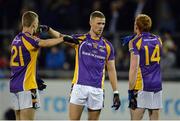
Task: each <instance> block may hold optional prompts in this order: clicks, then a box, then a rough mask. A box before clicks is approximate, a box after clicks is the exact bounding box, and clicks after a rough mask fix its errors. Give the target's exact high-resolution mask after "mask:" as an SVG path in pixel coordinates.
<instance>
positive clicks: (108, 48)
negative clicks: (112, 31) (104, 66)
mask: <svg viewBox="0 0 180 121" xmlns="http://www.w3.org/2000/svg"><path fill="white" fill-rule="evenodd" d="M103 41H104V42H105V44H106V50H107V56H106V61H108V58H109V56H110V54H111V47H110V45H109V44H108V43H107V42H106V40H104V39H103Z"/></svg>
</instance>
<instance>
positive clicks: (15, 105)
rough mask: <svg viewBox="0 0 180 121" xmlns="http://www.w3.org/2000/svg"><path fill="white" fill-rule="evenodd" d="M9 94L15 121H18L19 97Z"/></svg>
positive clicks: (15, 94)
mask: <svg viewBox="0 0 180 121" xmlns="http://www.w3.org/2000/svg"><path fill="white" fill-rule="evenodd" d="M10 94H11V103H12V106H13V109H14V111H15V116H16V120H20V109H19V95H18V93H10Z"/></svg>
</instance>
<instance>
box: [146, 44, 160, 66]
mask: <svg viewBox="0 0 180 121" xmlns="http://www.w3.org/2000/svg"><path fill="white" fill-rule="evenodd" d="M144 49H145V60H146V65H149V62H157V63H158V64H159V62H160V50H159V45H158V44H157V45H156V46H155V48H154V50H153V53H152V55H149V48H148V46H147V45H145V46H144ZM149 58H150V59H149Z"/></svg>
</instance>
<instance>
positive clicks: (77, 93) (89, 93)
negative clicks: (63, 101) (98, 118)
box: [70, 84, 104, 110]
mask: <svg viewBox="0 0 180 121" xmlns="http://www.w3.org/2000/svg"><path fill="white" fill-rule="evenodd" d="M70 103H72V104H76V105H83V106H87V108H89V109H91V110H99V109H102V108H103V106H104V92H103V89H101V88H95V87H91V86H85V85H79V84H74V86H73V88H72V92H71V96H70Z"/></svg>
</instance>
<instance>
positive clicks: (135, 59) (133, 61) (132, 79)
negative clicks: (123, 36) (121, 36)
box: [129, 42, 140, 90]
mask: <svg viewBox="0 0 180 121" xmlns="http://www.w3.org/2000/svg"><path fill="white" fill-rule="evenodd" d="M129 51H130V69H129V90H133V89H134V87H135V84H136V79H137V73H138V66H139V59H140V58H139V55H135V54H134V51H133V47H132V42H129Z"/></svg>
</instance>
